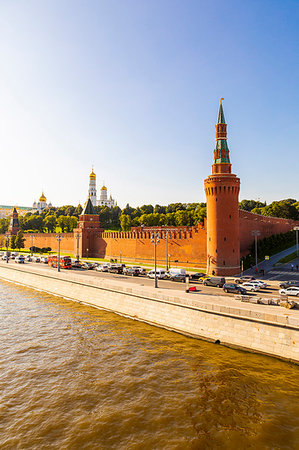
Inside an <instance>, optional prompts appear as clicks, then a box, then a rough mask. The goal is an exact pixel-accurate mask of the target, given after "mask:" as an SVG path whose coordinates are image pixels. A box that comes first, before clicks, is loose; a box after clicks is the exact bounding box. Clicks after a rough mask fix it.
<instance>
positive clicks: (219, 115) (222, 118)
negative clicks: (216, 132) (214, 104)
mask: <svg viewBox="0 0 299 450" xmlns="http://www.w3.org/2000/svg"><path fill="white" fill-rule="evenodd" d="M222 100H224V98H221V99H220V106H219V113H218V121H217V123H226V122H225V118H224V112H223V108H222Z"/></svg>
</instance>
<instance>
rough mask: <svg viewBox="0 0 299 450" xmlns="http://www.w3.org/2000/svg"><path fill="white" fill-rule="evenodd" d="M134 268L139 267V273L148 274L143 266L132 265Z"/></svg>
mask: <svg viewBox="0 0 299 450" xmlns="http://www.w3.org/2000/svg"><path fill="white" fill-rule="evenodd" d="M132 268H133V269H137V270H138V271H139V275H146V270H145V268H144V267H141V266H132Z"/></svg>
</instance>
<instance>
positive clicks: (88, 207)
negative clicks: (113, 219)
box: [82, 197, 95, 215]
mask: <svg viewBox="0 0 299 450" xmlns="http://www.w3.org/2000/svg"><path fill="white" fill-rule="evenodd" d="M82 214H90V215H95V212H94V209H93V206H92V203H91V200H90V197H89V198H88V200H87V203H86V205H85V207H84V211H83V212H82Z"/></svg>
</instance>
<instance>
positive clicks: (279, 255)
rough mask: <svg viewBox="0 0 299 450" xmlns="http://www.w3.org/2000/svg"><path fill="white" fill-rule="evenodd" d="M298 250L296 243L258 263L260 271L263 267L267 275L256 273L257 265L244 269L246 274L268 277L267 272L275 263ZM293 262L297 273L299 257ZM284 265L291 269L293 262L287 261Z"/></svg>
mask: <svg viewBox="0 0 299 450" xmlns="http://www.w3.org/2000/svg"><path fill="white" fill-rule="evenodd" d="M295 251H296V245H293V247H290V248H287V249H286V250H283V251H282V252H280V253H276V255H273V256H270V258H269V259H268V260H264V261H261V262H260V263H258V270H259V271H260V270H261V269H263V270H264V271H265V275H263V276H261V274H260V273H259V272H258V274H257V273H256V268H255V266H254V267H252V268H250V269H247V270H244V274H245V275H252V276H254V275H258V276H259V278H267V277H268V276H267V274H268V273H269V272H270V271H271V270H272V269H273V268H274V264H276V263H277V262H278V261H279V260H280V259H281V258H284V257H285V256H288V255H290V254H291V253H293V252H295ZM292 264H293V265H294V271H293V273H294V274H295V273H296V265H297V264H298V265H299V258H298V259H296V260H295V261H292ZM280 267H281V268H282V267H286V268H287V267H288V268H289V270H290V271H291V263H286V264H283V265H281V266H280Z"/></svg>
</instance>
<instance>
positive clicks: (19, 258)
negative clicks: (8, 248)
mask: <svg viewBox="0 0 299 450" xmlns="http://www.w3.org/2000/svg"><path fill="white" fill-rule="evenodd" d="M15 263H18V264H24V263H25V258H24V256H16V258H15Z"/></svg>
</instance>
